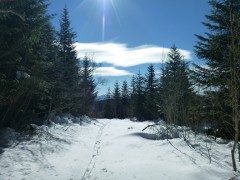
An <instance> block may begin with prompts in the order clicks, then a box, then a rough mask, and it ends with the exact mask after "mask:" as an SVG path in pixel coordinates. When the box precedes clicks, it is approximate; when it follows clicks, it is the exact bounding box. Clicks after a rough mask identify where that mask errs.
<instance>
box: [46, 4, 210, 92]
mask: <svg viewBox="0 0 240 180" xmlns="http://www.w3.org/2000/svg"><path fill="white" fill-rule="evenodd" d="M49 2H50V6H49V13H54V14H55V17H54V18H53V19H52V22H53V25H54V26H55V28H56V29H57V30H58V29H59V19H60V17H61V13H62V10H63V8H64V6H65V5H66V6H67V8H68V10H69V16H70V21H71V26H72V28H73V31H74V32H76V33H77V38H76V39H75V40H76V44H75V46H76V50H77V52H78V57H79V58H80V59H81V58H83V57H84V56H85V55H87V56H89V57H91V58H92V59H93V60H94V61H95V62H97V63H99V64H100V67H99V68H97V69H96V71H95V76H96V78H98V77H100V78H103V79H105V84H104V85H98V87H97V88H98V91H99V93H98V94H99V95H104V94H106V92H107V89H108V88H109V87H110V88H111V89H113V86H114V83H115V82H116V81H118V82H119V84H120V85H121V84H122V81H123V80H127V81H128V82H129V83H130V80H131V78H132V76H133V75H136V74H137V73H138V72H139V71H140V72H141V74H142V75H145V74H146V70H147V67H148V66H149V64H150V63H153V64H154V67H155V70H156V72H157V74H159V72H160V67H161V63H163V62H166V61H167V53H168V52H169V48H171V47H172V46H173V45H174V44H175V45H176V46H177V48H178V49H179V50H180V52H181V54H182V55H183V56H184V58H185V59H186V60H187V61H189V63H190V64H191V63H192V62H194V63H197V64H201V63H202V61H201V60H199V59H198V58H197V57H196V55H195V53H194V46H195V45H196V42H197V38H196V37H195V35H194V34H199V35H203V34H204V32H206V29H205V27H204V26H203V25H202V22H205V21H206V18H205V15H207V14H209V13H210V10H211V8H210V6H209V4H208V0H49Z"/></svg>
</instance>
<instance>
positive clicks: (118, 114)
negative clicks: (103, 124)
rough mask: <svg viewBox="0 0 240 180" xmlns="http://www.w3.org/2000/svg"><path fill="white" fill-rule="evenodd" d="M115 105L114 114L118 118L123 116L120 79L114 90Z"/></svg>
mask: <svg viewBox="0 0 240 180" xmlns="http://www.w3.org/2000/svg"><path fill="white" fill-rule="evenodd" d="M113 107H114V116H115V117H116V118H121V117H122V115H121V94H120V88H119V84H118V81H116V82H115V85H114V91H113Z"/></svg>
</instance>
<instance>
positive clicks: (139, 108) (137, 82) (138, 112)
mask: <svg viewBox="0 0 240 180" xmlns="http://www.w3.org/2000/svg"><path fill="white" fill-rule="evenodd" d="M144 86H145V79H144V77H143V76H142V74H141V73H140V71H139V73H138V74H137V76H136V77H135V78H134V94H133V99H132V101H133V102H132V106H133V107H132V109H133V116H134V117H136V118H138V119H139V120H144V118H145V115H146V114H145V106H144V104H145V91H144V90H145V89H144Z"/></svg>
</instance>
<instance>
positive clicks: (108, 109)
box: [103, 88, 113, 119]
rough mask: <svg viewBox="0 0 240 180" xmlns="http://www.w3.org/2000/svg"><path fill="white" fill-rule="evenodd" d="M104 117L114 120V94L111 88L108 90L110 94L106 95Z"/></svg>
mask: <svg viewBox="0 0 240 180" xmlns="http://www.w3.org/2000/svg"><path fill="white" fill-rule="evenodd" d="M103 116H104V118H108V119H111V118H113V106H112V94H111V90H110V88H108V92H107V94H106V100H105V104H104V110H103Z"/></svg>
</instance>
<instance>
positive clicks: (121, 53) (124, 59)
mask: <svg viewBox="0 0 240 180" xmlns="http://www.w3.org/2000/svg"><path fill="white" fill-rule="evenodd" d="M75 46H76V50H77V53H78V57H79V58H80V57H84V56H85V55H86V54H87V55H94V57H95V59H94V60H95V61H96V62H97V63H110V64H112V65H113V66H121V67H130V66H136V65H140V64H146V63H161V62H164V61H166V60H167V58H166V57H167V54H168V53H169V51H170V49H169V48H163V47H160V46H153V45H143V46H138V47H134V48H129V47H127V45H126V44H121V43H114V42H108V43H101V42H96V43H76V44H75ZM180 52H181V54H182V55H183V56H184V58H185V59H186V60H191V59H192V57H191V52H190V51H187V50H180Z"/></svg>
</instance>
